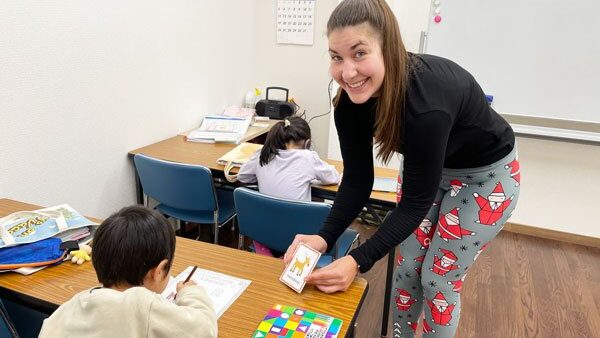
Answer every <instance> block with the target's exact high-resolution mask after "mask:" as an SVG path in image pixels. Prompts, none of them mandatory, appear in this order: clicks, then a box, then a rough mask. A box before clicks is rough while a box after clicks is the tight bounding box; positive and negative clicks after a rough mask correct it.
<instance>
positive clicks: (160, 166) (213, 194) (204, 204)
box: [133, 154, 235, 244]
mask: <svg viewBox="0 0 600 338" xmlns="http://www.w3.org/2000/svg"><path fill="white" fill-rule="evenodd" d="M133 161H134V163H135V168H136V170H137V173H138V176H139V178H140V182H141V184H142V189H143V190H144V194H145V195H147V196H149V197H151V198H153V199H155V200H156V201H157V202H158V203H159V204H158V206H157V207H156V208H157V209H158V210H159V211H160V212H162V213H163V214H165V215H167V216H170V217H173V218H175V219H177V220H181V221H184V222H192V223H200V224H212V225H213V228H214V234H215V236H214V243H215V244H218V240H219V228H220V227H222V226H223V225H224V224H225V223H227V222H229V221H230V220H232V219H233V218H234V217H235V206H234V203H233V193H232V191H231V190H226V189H216V188H215V186H214V183H213V178H212V174H211V172H210V169H208V168H206V167H203V166H198V165H190V164H181V163H175V162H169V161H163V160H159V159H155V158H152V157H149V156H145V155H142V154H136V155H135V156H134V158H133Z"/></svg>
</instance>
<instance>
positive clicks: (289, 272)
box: [279, 243, 321, 293]
mask: <svg viewBox="0 0 600 338" xmlns="http://www.w3.org/2000/svg"><path fill="white" fill-rule="evenodd" d="M319 257H321V253H320V252H318V251H317V250H315V249H313V248H311V247H310V246H308V245H306V244H304V243H300V244H298V246H297V247H296V251H294V256H293V257H292V260H291V261H290V264H289V265H288V266H286V268H285V270H283V273H282V274H281V277H279V280H280V281H282V282H283V283H284V284H286V285H287V286H289V287H290V288H292V289H293V290H294V291H296V292H298V293H300V292H302V289H304V285H305V284H306V282H305V281H304V277H306V276H308V275H309V274H310V273H311V272H312V271H313V269H314V268H315V266H316V265H317V261H318V260H319Z"/></svg>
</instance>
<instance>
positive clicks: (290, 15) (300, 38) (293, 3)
mask: <svg viewBox="0 0 600 338" xmlns="http://www.w3.org/2000/svg"><path fill="white" fill-rule="evenodd" d="M314 22H315V0H277V43H281V44H297V45H312V44H313V42H314V41H313V40H314Z"/></svg>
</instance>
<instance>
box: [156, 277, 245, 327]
mask: <svg viewBox="0 0 600 338" xmlns="http://www.w3.org/2000/svg"><path fill="white" fill-rule="evenodd" d="M192 269H193V267H192V266H188V267H187V268H186V269H185V270H183V271H182V272H181V273H180V274H179V275H177V277H175V278H173V277H171V279H170V280H169V284H168V285H167V287H166V288H165V291H163V293H162V296H163V297H165V298H166V299H167V300H170V301H175V295H176V294H177V283H179V282H183V281H184V280H185V279H186V278H187V276H188V275H189V274H190V272H191V271H192ZM191 279H192V280H193V281H194V282H196V284H198V285H202V286H203V287H204V289H206V293H207V294H208V297H209V298H210V300H212V302H213V306H214V307H215V313H216V314H217V318H220V317H221V315H222V314H223V313H224V312H225V310H227V308H229V306H230V305H231V304H233V302H235V300H236V299H237V298H238V297H239V296H240V295H241V294H242V292H244V290H246V288H247V287H248V285H250V282H251V281H249V280H247V279H241V278H237V277H232V276H229V275H225V274H222V273H219V272H214V271H210V270H204V269H200V268H198V269H196V271H195V272H194V275H192V278H191Z"/></svg>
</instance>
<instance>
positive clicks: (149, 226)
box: [92, 206, 175, 287]
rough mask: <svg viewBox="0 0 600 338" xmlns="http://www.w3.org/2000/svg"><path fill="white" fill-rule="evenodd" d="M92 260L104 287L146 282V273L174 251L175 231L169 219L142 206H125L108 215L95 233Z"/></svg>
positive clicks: (135, 284) (169, 258)
mask: <svg viewBox="0 0 600 338" xmlns="http://www.w3.org/2000/svg"><path fill="white" fill-rule="evenodd" d="M92 246H93V258H92V263H93V264H94V269H95V270H96V276H97V277H98V281H100V283H102V285H103V286H104V287H112V286H118V285H120V284H123V283H127V284H129V285H132V286H139V285H142V284H143V280H144V276H146V274H147V273H148V271H150V270H151V269H152V268H155V267H156V266H158V264H159V263H160V262H161V261H162V260H163V259H167V260H168V261H169V264H167V268H166V269H167V272H168V271H169V269H170V268H171V263H172V262H173V255H174V253H175V232H174V231H173V228H172V227H171V225H170V224H169V222H167V220H166V219H165V218H164V217H163V216H162V215H160V214H158V213H157V212H155V211H152V210H150V209H148V208H145V207H142V206H130V207H125V208H123V209H121V210H119V211H117V212H116V213H114V214H112V215H111V216H110V217H108V218H107V219H106V220H104V222H102V224H100V227H98V230H97V231H96V234H95V235H94V241H93V242H92Z"/></svg>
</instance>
